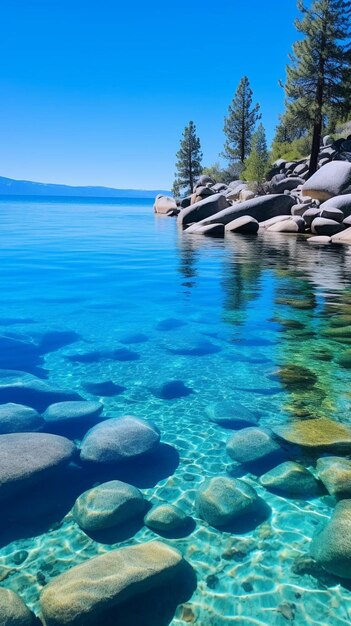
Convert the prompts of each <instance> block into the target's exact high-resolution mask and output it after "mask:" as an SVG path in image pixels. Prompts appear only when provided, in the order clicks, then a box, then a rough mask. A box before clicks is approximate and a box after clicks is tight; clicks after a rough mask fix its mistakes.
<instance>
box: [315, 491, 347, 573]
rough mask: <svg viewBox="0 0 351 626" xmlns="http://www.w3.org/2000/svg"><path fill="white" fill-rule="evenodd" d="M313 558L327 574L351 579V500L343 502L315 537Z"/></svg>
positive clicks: (337, 506)
mask: <svg viewBox="0 0 351 626" xmlns="http://www.w3.org/2000/svg"><path fill="white" fill-rule="evenodd" d="M310 553H311V556H312V557H313V558H314V559H315V560H316V561H317V563H318V564H319V565H321V566H322V567H323V568H324V569H325V570H326V571H327V572H329V573H330V574H334V575H335V576H340V577H341V578H351V500H341V501H340V502H338V504H337V505H336V507H335V509H334V511H333V514H332V516H331V518H330V520H329V521H328V522H327V523H326V524H325V525H324V526H323V527H322V528H321V529H319V530H318V531H317V532H316V534H315V535H314V537H313V539H312V543H311V547H310Z"/></svg>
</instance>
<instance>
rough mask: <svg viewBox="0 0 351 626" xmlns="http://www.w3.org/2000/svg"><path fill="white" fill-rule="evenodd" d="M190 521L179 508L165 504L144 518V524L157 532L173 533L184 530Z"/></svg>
mask: <svg viewBox="0 0 351 626" xmlns="http://www.w3.org/2000/svg"><path fill="white" fill-rule="evenodd" d="M188 520H189V518H188V516H187V515H186V514H185V513H184V511H182V510H181V509H180V508H179V507H177V506H173V505H172V504H168V502H165V503H163V504H159V505H157V506H154V507H153V508H152V509H150V511H148V513H147V514H146V515H145V517H144V524H145V526H148V527H149V528H151V529H152V530H155V531H158V530H159V531H161V532H163V531H165V532H166V531H172V530H177V529H179V528H182V527H183V526H185V525H186V523H187V521H188Z"/></svg>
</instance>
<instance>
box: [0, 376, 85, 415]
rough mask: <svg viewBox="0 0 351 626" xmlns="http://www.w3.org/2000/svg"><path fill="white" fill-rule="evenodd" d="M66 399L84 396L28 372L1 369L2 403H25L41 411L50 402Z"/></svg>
mask: <svg viewBox="0 0 351 626" xmlns="http://www.w3.org/2000/svg"><path fill="white" fill-rule="evenodd" d="M65 400H82V398H81V396H80V395H79V394H78V393H75V392H74V391H66V390H63V389H56V388H55V387H52V386H51V385H49V383H47V382H45V381H44V380H41V379H40V378H37V377H36V376H33V375H32V374H28V373H27V372H21V371H19V370H0V403H6V402H14V403H16V404H25V405H26V406H30V407H32V408H34V409H36V410H37V411H39V412H41V411H43V410H45V409H46V408H47V407H48V406H49V404H53V403H54V402H64V401H65Z"/></svg>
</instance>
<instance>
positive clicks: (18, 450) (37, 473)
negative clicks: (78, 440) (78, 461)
mask: <svg viewBox="0 0 351 626" xmlns="http://www.w3.org/2000/svg"><path fill="white" fill-rule="evenodd" d="M74 452H75V445H74V444H73V443H72V441H70V440H69V439H66V438H65V437H60V436H58V435H50V434H47V433H16V434H9V435H0V499H3V498H7V497H10V496H12V495H14V494H16V493H17V491H20V490H22V489H25V488H26V487H28V486H29V485H32V484H33V483H37V482H38V481H39V480H41V479H43V478H45V477H46V476H48V475H50V474H51V473H52V472H53V470H57V468H60V467H61V466H63V465H65V464H67V463H69V461H70V460H71V459H72V457H73V454H74Z"/></svg>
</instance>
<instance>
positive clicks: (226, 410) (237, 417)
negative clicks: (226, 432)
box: [206, 401, 257, 428]
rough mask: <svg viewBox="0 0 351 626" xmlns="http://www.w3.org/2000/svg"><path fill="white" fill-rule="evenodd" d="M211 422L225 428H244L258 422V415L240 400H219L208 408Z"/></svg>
mask: <svg viewBox="0 0 351 626" xmlns="http://www.w3.org/2000/svg"><path fill="white" fill-rule="evenodd" d="M206 412H207V414H208V416H209V419H210V420H211V422H214V423H215V424H219V425H220V426H224V427H225V428H244V427H245V426H253V425H255V424H257V418H256V416H255V415H254V414H253V413H252V412H251V411H250V410H249V409H247V408H246V407H245V406H243V405H242V404H240V403H239V402H236V401H233V402H232V403H231V402H217V403H215V404H211V405H209V406H208V407H207V408H206Z"/></svg>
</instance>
